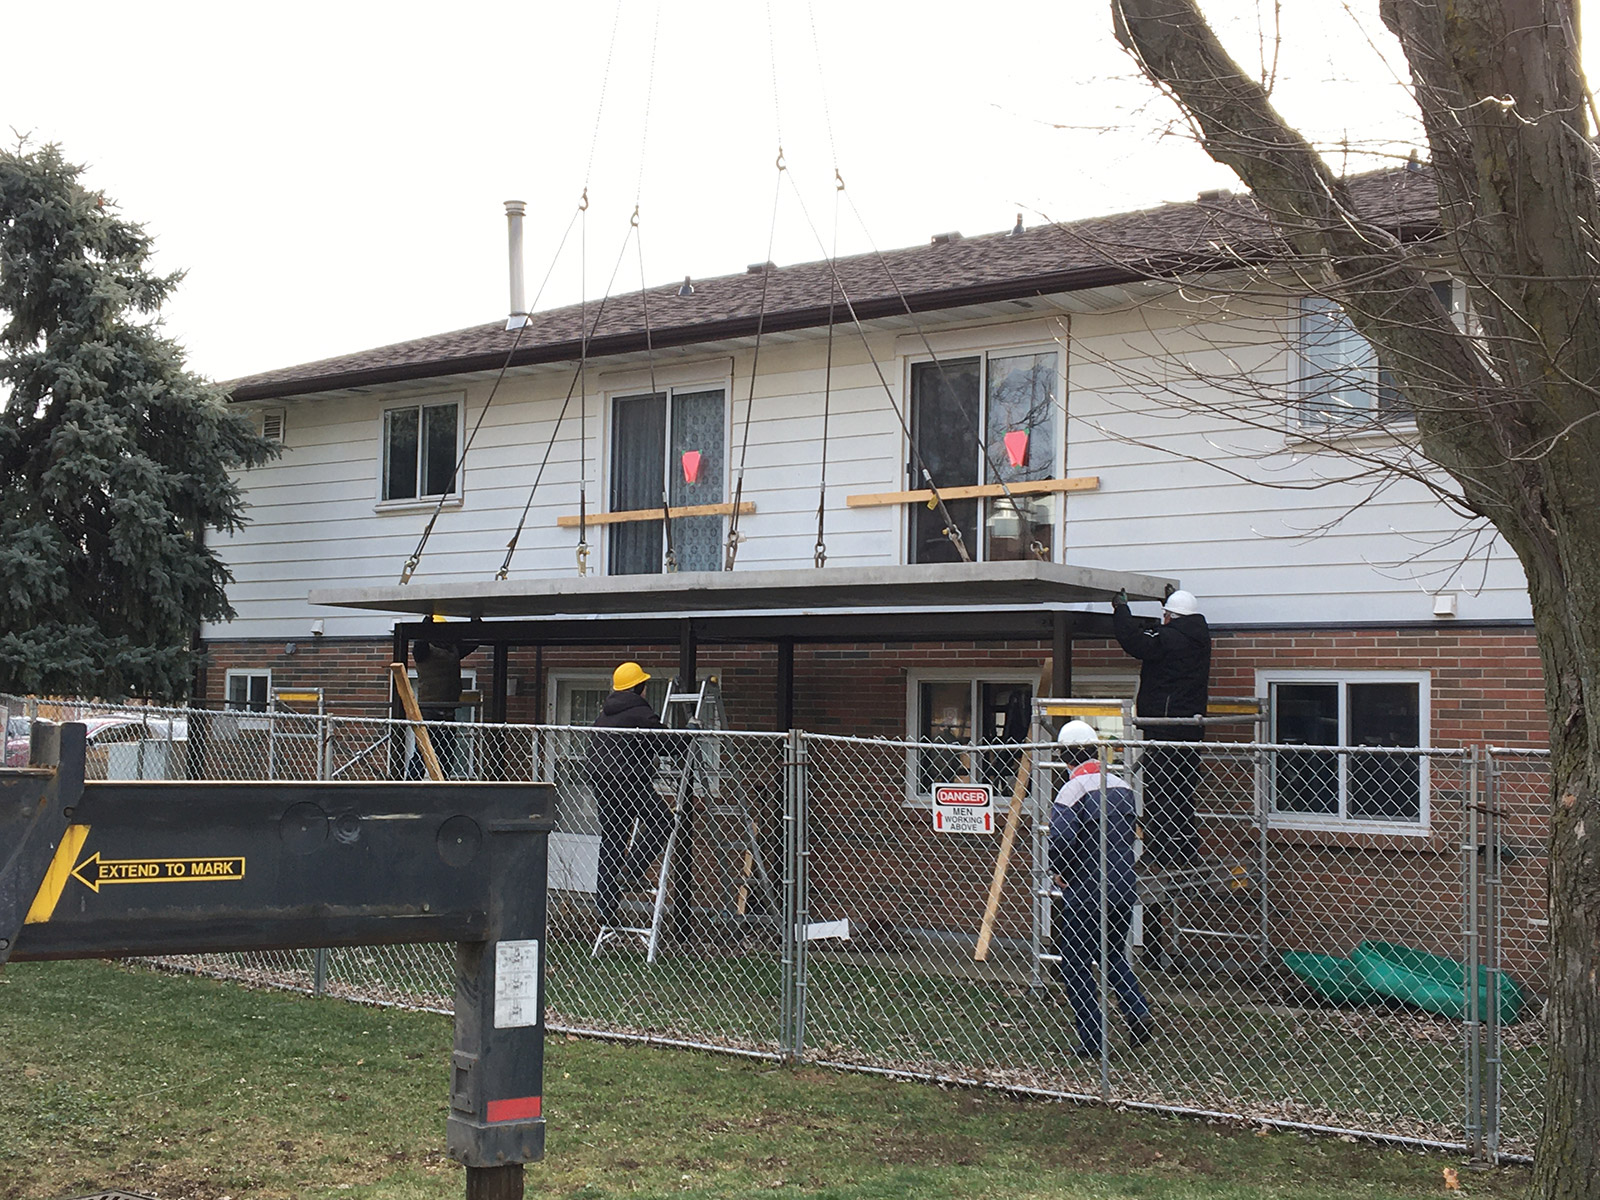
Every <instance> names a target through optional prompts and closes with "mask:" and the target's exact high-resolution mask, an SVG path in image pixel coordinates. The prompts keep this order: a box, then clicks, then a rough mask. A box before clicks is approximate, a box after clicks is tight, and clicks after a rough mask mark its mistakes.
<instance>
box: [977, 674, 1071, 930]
mask: <svg viewBox="0 0 1600 1200" xmlns="http://www.w3.org/2000/svg"><path fill="white" fill-rule="evenodd" d="M1054 674H1055V660H1054V659H1053V658H1047V659H1045V660H1044V667H1043V668H1042V669H1041V670H1040V671H1039V686H1038V689H1037V690H1036V691H1035V692H1034V693H1033V694H1034V696H1035V697H1037V696H1038V695H1039V693H1040V692H1042V691H1044V690H1045V688H1047V687H1049V686H1050V679H1051V677H1052V676H1053V675H1054ZM1029 707H1032V706H1031V705H1030V706H1029ZM1034 713H1035V716H1034V719H1033V720H1032V721H1031V722H1029V724H1028V741H1030V742H1036V741H1038V740H1039V718H1038V715H1037V713H1038V709H1034ZM1032 772H1033V752H1032V751H1027V750H1025V751H1023V754H1022V759H1021V761H1020V762H1018V763H1017V781H1016V783H1014V784H1012V786H1011V807H1010V808H1009V809H1007V810H1006V828H1005V832H1004V833H1002V834H1001V835H1000V857H999V858H997V859H996V860H995V864H994V879H993V880H992V881H990V883H989V902H988V903H987V904H986V905H984V908H983V924H982V925H980V926H979V927H978V946H977V949H975V950H974V951H973V952H972V957H973V960H974V961H976V962H987V961H988V959H989V943H990V942H991V941H992V940H993V939H994V922H995V918H996V917H997V916H999V915H1000V893H1001V890H1002V889H1003V888H1004V887H1005V884H1006V871H1007V870H1008V869H1009V868H1010V866H1011V847H1012V845H1013V844H1014V843H1015V842H1016V840H1017V827H1018V826H1019V825H1021V824H1022V801H1023V798H1024V797H1025V796H1027V794H1028V780H1029V777H1030V776H1031V775H1032Z"/></svg>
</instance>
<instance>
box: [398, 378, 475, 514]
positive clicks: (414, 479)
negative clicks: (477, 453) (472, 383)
mask: <svg viewBox="0 0 1600 1200" xmlns="http://www.w3.org/2000/svg"><path fill="white" fill-rule="evenodd" d="M382 437H383V444H382V455H383V472H382V479H381V481H380V484H379V490H378V499H379V500H380V501H383V502H392V501H405V500H437V499H438V498H439V497H440V496H455V495H457V494H459V492H460V488H459V487H458V484H459V482H460V481H459V480H458V479H457V478H456V462H457V457H458V450H457V448H458V447H459V446H460V444H461V401H459V400H445V401H438V402H431V403H423V404H402V405H395V406H393V407H390V408H386V409H384V410H383V434H382Z"/></svg>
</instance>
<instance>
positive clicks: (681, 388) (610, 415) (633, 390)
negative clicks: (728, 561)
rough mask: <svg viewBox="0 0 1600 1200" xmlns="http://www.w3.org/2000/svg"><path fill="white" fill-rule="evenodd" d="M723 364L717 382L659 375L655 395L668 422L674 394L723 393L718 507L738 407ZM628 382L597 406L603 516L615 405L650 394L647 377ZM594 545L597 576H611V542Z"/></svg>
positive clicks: (611, 469) (725, 492)
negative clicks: (664, 401)
mask: <svg viewBox="0 0 1600 1200" xmlns="http://www.w3.org/2000/svg"><path fill="white" fill-rule="evenodd" d="M726 362H727V364H728V374H726V375H724V376H721V377H720V378H718V377H715V376H706V375H686V376H685V377H683V378H682V379H671V380H669V379H666V378H662V377H660V376H659V375H658V377H657V379H656V387H655V390H656V392H659V393H662V394H664V395H665V396H666V397H667V413H668V419H669V420H670V419H671V413H672V397H673V395H674V394H675V393H677V392H709V391H713V390H715V389H717V388H721V389H722V446H723V460H724V461H723V464H722V498H721V499H720V500H717V501H715V503H717V504H726V503H728V500H729V498H730V497H731V496H732V494H733V492H732V489H733V469H734V468H733V428H734V421H733V406H734V404H735V403H737V397H735V396H734V394H733V360H732V359H728V360H726ZM627 382H629V383H632V384H634V385H635V386H631V387H621V386H613V387H608V388H607V389H606V390H605V391H604V392H603V393H601V400H600V403H601V405H602V406H603V412H602V414H601V419H600V463H599V469H598V470H597V471H596V475H597V476H598V479H599V484H600V494H601V496H603V497H605V508H604V510H603V511H606V512H610V511H611V479H612V476H613V475H614V474H615V473H616V464H615V463H613V462H612V461H611V439H612V433H613V428H612V427H613V425H614V424H615V422H616V411H617V406H616V401H618V400H626V399H630V398H632V397H634V396H648V395H651V394H652V393H651V390H650V378H649V376H648V375H647V376H645V377H644V379H643V380H642V381H640V380H636V379H634V378H632V377H630V378H629V379H628V380H627ZM746 400H747V401H748V397H746ZM671 436H672V430H671V428H670V427H669V428H668V430H667V437H668V439H669V440H670V439H671ZM666 467H667V469H668V470H669V471H670V470H671V469H672V464H671V463H668V464H666ZM723 520H727V518H726V517H724V518H723ZM601 528H602V529H604V528H605V526H601ZM595 541H596V542H598V543H599V551H600V552H599V568H598V573H599V574H601V575H605V576H610V574H611V539H610V538H609V537H604V536H601V537H597V538H596V539H595ZM665 552H666V551H665V549H663V551H662V553H663V554H664V553H665ZM663 569H665V568H663ZM617 578H619V579H627V578H629V576H626V575H619V576H617Z"/></svg>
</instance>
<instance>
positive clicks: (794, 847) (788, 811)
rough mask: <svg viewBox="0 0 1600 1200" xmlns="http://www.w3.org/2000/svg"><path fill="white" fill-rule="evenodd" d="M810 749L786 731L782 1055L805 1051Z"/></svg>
mask: <svg viewBox="0 0 1600 1200" xmlns="http://www.w3.org/2000/svg"><path fill="white" fill-rule="evenodd" d="M809 751H810V748H809V747H808V745H807V743H806V739H805V734H804V733H803V732H802V731H801V730H798V729H791V730H790V731H789V737H788V741H787V742H786V744H785V747H784V762H783V912H782V914H781V916H780V920H781V921H782V922H783V942H782V946H783V949H782V954H783V978H782V983H781V985H780V989H781V992H782V995H781V996H780V1003H779V1010H780V1015H779V1018H778V1020H779V1025H780V1027H781V1028H780V1030H779V1034H778V1049H779V1051H780V1052H781V1053H782V1055H783V1057H784V1059H785V1061H788V1062H799V1061H800V1060H801V1058H802V1057H803V1056H804V1053H805V1036H806V1035H805V1028H806V961H805V956H806V936H805V929H806V924H807V923H808V919H809V918H808V910H809V897H808V887H809V879H808V878H807V871H806V867H807V856H808V854H809V846H808V843H807V834H806V803H807V802H806V784H807V775H808V772H809Z"/></svg>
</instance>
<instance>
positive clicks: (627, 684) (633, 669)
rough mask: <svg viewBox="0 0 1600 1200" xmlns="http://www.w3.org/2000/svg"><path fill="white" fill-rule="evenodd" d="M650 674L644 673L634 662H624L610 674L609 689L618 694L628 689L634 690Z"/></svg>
mask: <svg viewBox="0 0 1600 1200" xmlns="http://www.w3.org/2000/svg"><path fill="white" fill-rule="evenodd" d="M649 678H650V672H649V671H646V670H645V669H644V668H643V667H641V666H640V665H639V664H638V663H636V662H625V663H623V664H622V665H621V666H620V667H618V668H617V669H616V670H615V671H613V672H611V687H612V689H613V690H615V691H618V692H625V691H627V690H628V689H629V688H636V687H638V686H639V685H640V684H641V683H643V682H644V681H645V680H646V679H649Z"/></svg>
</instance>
